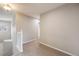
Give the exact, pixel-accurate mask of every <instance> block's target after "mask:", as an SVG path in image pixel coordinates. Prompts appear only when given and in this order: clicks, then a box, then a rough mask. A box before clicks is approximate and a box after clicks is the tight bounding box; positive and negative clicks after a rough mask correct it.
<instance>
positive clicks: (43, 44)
mask: <svg viewBox="0 0 79 59" xmlns="http://www.w3.org/2000/svg"><path fill="white" fill-rule="evenodd" d="M39 43H40V44H43V45H45V46H47V47H49V48H52V49H55V50H58V51H60V52H63V53H65V54H68V55H70V56H76V55H73V54H72V53H69V52H67V51H64V50H62V49H59V48H56V47H52V46H51V45H48V44H45V43H43V42H39Z"/></svg>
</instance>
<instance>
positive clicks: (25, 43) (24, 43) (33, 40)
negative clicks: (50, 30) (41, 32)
mask: <svg viewBox="0 0 79 59" xmlns="http://www.w3.org/2000/svg"><path fill="white" fill-rule="evenodd" d="M34 40H36V39H32V40H29V41H26V42H24V43H23V44H26V43H30V42H32V41H34Z"/></svg>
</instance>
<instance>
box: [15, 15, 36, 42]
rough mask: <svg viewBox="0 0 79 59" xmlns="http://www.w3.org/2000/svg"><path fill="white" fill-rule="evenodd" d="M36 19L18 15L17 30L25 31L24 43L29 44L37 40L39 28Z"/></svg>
mask: <svg viewBox="0 0 79 59" xmlns="http://www.w3.org/2000/svg"><path fill="white" fill-rule="evenodd" d="M35 20H36V19H35V18H31V17H28V16H26V15H24V14H21V13H17V14H16V30H17V32H19V31H21V30H22V31H23V43H27V42H28V41H31V40H33V39H36V38H37V27H36V23H35Z"/></svg>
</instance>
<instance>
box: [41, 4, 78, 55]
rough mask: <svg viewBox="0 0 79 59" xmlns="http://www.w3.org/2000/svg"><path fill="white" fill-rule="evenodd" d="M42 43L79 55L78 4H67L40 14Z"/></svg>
mask: <svg viewBox="0 0 79 59" xmlns="http://www.w3.org/2000/svg"><path fill="white" fill-rule="evenodd" d="M40 26H41V39H40V41H41V42H42V43H45V44H47V45H50V46H52V47H56V48H59V49H61V50H64V51H67V52H69V53H71V54H73V55H79V4H67V5H64V6H62V7H60V8H58V9H55V10H52V11H50V12H48V13H45V14H42V15H41V25H40Z"/></svg>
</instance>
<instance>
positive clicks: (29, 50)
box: [17, 41, 68, 56]
mask: <svg viewBox="0 0 79 59" xmlns="http://www.w3.org/2000/svg"><path fill="white" fill-rule="evenodd" d="M23 47H24V48H23V50H24V51H23V53H21V54H19V55H17V56H68V55H67V54H64V53H62V52H59V51H57V50H54V49H51V48H49V47H47V46H45V45H42V44H39V43H38V42H37V41H32V42H30V43H26V44H24V46H23Z"/></svg>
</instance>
